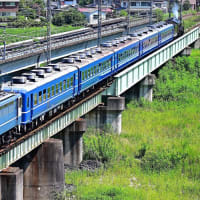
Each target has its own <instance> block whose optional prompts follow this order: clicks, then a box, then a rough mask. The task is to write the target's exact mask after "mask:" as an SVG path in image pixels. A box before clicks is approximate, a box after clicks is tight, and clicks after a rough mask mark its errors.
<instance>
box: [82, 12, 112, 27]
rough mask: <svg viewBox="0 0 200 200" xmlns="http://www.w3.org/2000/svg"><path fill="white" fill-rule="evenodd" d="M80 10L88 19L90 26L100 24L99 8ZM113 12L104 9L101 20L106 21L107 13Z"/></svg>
mask: <svg viewBox="0 0 200 200" xmlns="http://www.w3.org/2000/svg"><path fill="white" fill-rule="evenodd" d="M78 10H79V11H80V12H81V13H83V14H84V15H85V16H86V19H87V21H88V23H89V24H96V23H98V9H97V8H78ZM107 12H111V10H110V9H109V8H108V9H102V11H101V19H102V21H103V20H106V13H107Z"/></svg>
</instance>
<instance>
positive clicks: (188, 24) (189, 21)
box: [183, 16, 200, 29]
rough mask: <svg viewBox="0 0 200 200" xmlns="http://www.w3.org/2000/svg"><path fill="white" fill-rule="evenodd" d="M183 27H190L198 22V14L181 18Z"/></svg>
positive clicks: (199, 19)
mask: <svg viewBox="0 0 200 200" xmlns="http://www.w3.org/2000/svg"><path fill="white" fill-rule="evenodd" d="M183 21H184V27H185V29H188V28H191V27H193V26H195V25H196V24H197V23H199V22H200V16H193V17H190V18H189V19H186V20H183Z"/></svg>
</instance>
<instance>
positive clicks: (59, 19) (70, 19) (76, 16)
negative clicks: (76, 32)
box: [52, 8, 86, 26]
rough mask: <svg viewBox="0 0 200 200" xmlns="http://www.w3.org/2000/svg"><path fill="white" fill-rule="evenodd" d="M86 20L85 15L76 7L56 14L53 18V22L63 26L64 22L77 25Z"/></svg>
mask: <svg viewBox="0 0 200 200" xmlns="http://www.w3.org/2000/svg"><path fill="white" fill-rule="evenodd" d="M85 22H86V20H85V15H83V14H82V13H81V12H79V11H78V10H76V9H74V8H71V9H69V10H68V11H64V12H60V13H57V14H55V15H54V17H53V20H52V23H53V24H54V25H57V26H61V25H63V24H71V25H76V24H83V23H85Z"/></svg>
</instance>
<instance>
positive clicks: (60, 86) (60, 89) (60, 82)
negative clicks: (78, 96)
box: [60, 82, 62, 92]
mask: <svg viewBox="0 0 200 200" xmlns="http://www.w3.org/2000/svg"><path fill="white" fill-rule="evenodd" d="M60 92H62V82H60Z"/></svg>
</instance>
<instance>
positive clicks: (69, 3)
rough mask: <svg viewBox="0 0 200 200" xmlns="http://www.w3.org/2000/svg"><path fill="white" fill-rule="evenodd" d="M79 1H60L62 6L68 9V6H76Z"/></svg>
mask: <svg viewBox="0 0 200 200" xmlns="http://www.w3.org/2000/svg"><path fill="white" fill-rule="evenodd" d="M76 5H77V1H76V0H60V6H61V8H62V7H66V6H76Z"/></svg>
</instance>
